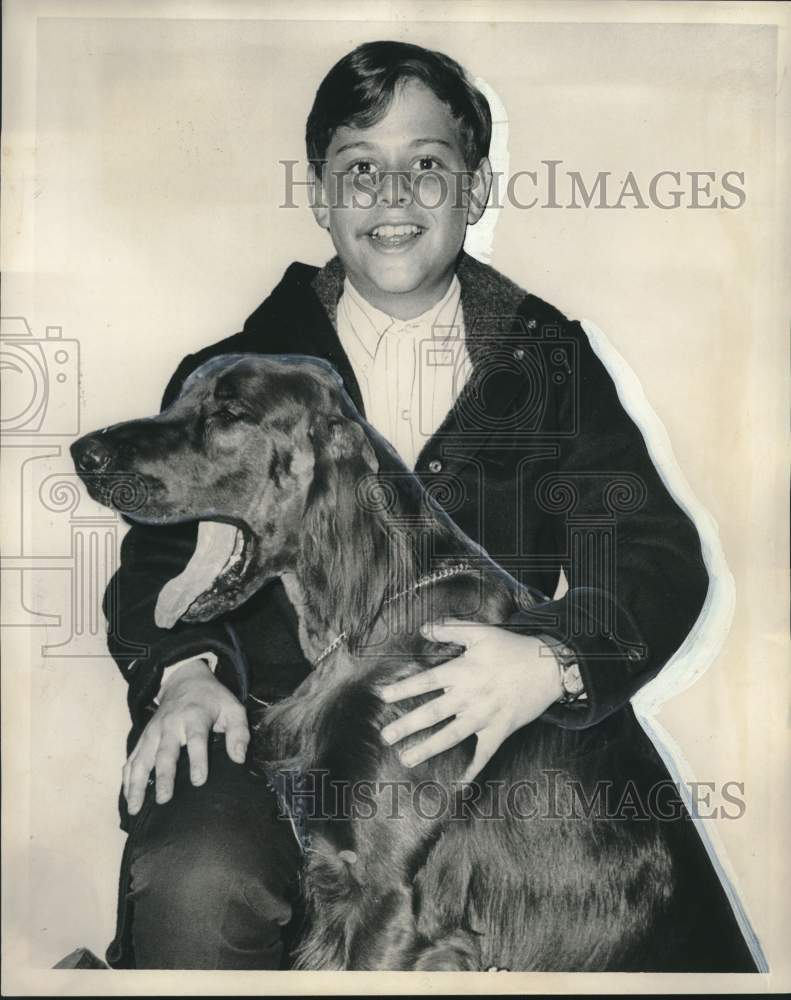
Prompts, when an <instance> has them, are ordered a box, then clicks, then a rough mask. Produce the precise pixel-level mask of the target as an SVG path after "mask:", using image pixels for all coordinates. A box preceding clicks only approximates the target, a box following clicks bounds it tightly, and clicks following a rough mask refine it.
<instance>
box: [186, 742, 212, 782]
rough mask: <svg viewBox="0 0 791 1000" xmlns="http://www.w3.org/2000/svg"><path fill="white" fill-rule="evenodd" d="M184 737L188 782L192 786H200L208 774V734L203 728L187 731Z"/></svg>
mask: <svg viewBox="0 0 791 1000" xmlns="http://www.w3.org/2000/svg"><path fill="white" fill-rule="evenodd" d="M186 737H187V756H188V757H189V761H190V781H191V782H192V784H193V785H202V784H203V782H204V781H205V780H206V776H207V775H208V773H209V750H208V746H209V734H208V733H207V732H206V730H205V728H200V729H188V730H187V732H186Z"/></svg>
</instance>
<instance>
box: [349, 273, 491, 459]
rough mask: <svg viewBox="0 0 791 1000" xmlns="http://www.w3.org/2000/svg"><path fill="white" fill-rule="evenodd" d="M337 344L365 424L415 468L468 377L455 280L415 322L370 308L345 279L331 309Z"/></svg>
mask: <svg viewBox="0 0 791 1000" xmlns="http://www.w3.org/2000/svg"><path fill="white" fill-rule="evenodd" d="M338 337H339V339H340V342H341V344H342V346H343V349H344V350H345V351H346V354H347V355H348V357H349V361H350V362H351V366H352V369H353V370H354V374H355V376H356V377H357V381H358V383H359V385H360V392H361V393H362V398H363V405H364V407H365V416H366V419H367V420H368V422H369V423H370V424H371V425H372V426H373V427H374V428H375V429H376V430H377V431H379V433H380V434H382V435H383V436H384V437H385V438H387V440H388V441H389V442H390V444H392V445H393V447H394V448H395V450H396V451H397V452H398V454H399V455H400V456H401V458H402V459H403V460H404V462H405V464H406V465H407V466H408V467H409V468H410V469H414V467H415V462H416V460H417V458H418V455H419V454H420V452H421V450H422V448H423V446H424V445H425V443H426V442H427V441H428V440H429V439H430V438H431V437H432V435H433V434H434V433H435V432H436V431H437V430H438V428H439V426H440V424H441V423H442V421H443V420H444V419H445V417H446V416H447V414H448V412H449V410H450V409H451V407H452V406H453V404H454V403H455V402H456V399H457V397H458V395H459V393H460V392H461V390H462V389H463V387H464V383H465V382H466V381H467V378H468V376H469V373H470V370H471V363H470V358H469V354H468V353H467V347H466V345H465V341H464V317H463V315H462V309H461V285H460V284H459V279H458V278H457V277H456V275H454V276H453V280H452V281H451V283H450V285H449V287H448V290H447V292H446V293H445V295H444V296H443V297H442V298H441V299H440V301H439V302H437V303H436V304H435V305H433V306H432V307H431V308H430V309H428V310H426V312H424V313H423V314H422V315H420V316H416V317H415V318H414V319H410V320H400V319H395V318H394V317H393V316H389V315H388V314H387V313H385V312H382V311H381V310H380V309H377V308H376V307H375V306H372V305H371V304H370V302H367V301H366V300H365V299H364V298H363V297H362V296H361V295H360V293H359V292H358V291H357V290H356V289H355V287H354V286H353V285H352V283H351V282H350V281H349V279H348V278H347V279H346V280H345V282H344V285H343V294H342V295H341V298H340V301H339V302H338Z"/></svg>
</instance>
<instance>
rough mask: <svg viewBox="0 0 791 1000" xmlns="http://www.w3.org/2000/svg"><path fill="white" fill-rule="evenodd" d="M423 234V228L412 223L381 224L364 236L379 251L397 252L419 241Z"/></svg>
mask: <svg viewBox="0 0 791 1000" xmlns="http://www.w3.org/2000/svg"><path fill="white" fill-rule="evenodd" d="M423 232H424V229H423V227H422V226H418V225H416V224H415V223H413V222H402V223H398V224H397V225H396V224H393V223H382V224H380V225H378V226H374V228H373V229H371V230H369V231H368V232H367V233H366V234H365V235H366V236H367V238H368V239H369V240H370V241H371V242H372V243H373V244H374V246H376V247H377V248H379V249H382V250H397V249H400V248H401V247H404V246H407V245H408V244H410V243H413V242H414V241H415V240H416V239H419V238H420V236H422V235H423Z"/></svg>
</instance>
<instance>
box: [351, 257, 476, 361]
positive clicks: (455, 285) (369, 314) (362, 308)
mask: <svg viewBox="0 0 791 1000" xmlns="http://www.w3.org/2000/svg"><path fill="white" fill-rule="evenodd" d="M460 302H461V285H460V283H459V279H458V278H457V277H456V275H455V274H454V275H453V278H452V280H451V283H450V285H449V286H448V290H447V291H446V292H445V294H444V295H443V296H442V298H441V299H440V300H439V302H436V303H435V304H434V305H433V306H431V307H430V308H429V309H427V310H426V311H425V312H424V313H421V314H420V316H415V318H414V319H409V320H400V319H396V318H395V317H393V316H390V315H389V314H388V313H386V312H382V310H381V309H377V308H376V306H372V305H371V303H370V302H367V301H366V300H365V299H364V298H363V297H362V295H360V293H359V292H358V291H357V289H356V288H355V287H354V285H353V284H352V283H351V282H350V281H349V279H348V278H344V281H343V296H342V299H341V302H340V304H339V305H340V307H341V308H342V309H344V310H345V311H346V315H347V318H348V319H349V322H350V324H351V327H352V329H353V330H354V332H355V334H356V335H357V338H358V339H359V340H360V342H361V343H362V345H363V347H364V348H365V350H366V351H367V352H368V353H369V354H370V355H371V357H372V358H373V357H375V356H376V349H377V347H378V345H379V341H380V340H381V338H382V337H383V336H384V334H385V333H387V332H388V331H389V330H390V329H394V330H425V331H426V333H431V334H432V335H433V336H435V337H436V338H437V339H439V340H446V339H447V338H448V337H449V336H451V335H452V334H453V330H452V329H451V328H452V327H453V326H454V324H455V323H456V317H457V315H458V312H459V304H460Z"/></svg>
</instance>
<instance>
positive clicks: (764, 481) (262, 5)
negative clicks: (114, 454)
mask: <svg viewBox="0 0 791 1000" xmlns="http://www.w3.org/2000/svg"><path fill="white" fill-rule="evenodd" d="M790 14H791V7H789V5H788V4H784V3H778V4H769V3H754V4H727V3H703V2H689V3H677V2H669V3H641V2H634V3H632V2H598V0H593V2H590V3H576V2H563V3H548V2H547V3H544V2H531V0H524V2H517V0H511V2H509V0H490V2H480V3H471V2H470V3H465V2H461V0H459V2H447V3H442V2H439V0H427V2H421V3H418V2H403V3H399V4H390V3H384V2H376V0H375V2H371V3H350V2H346V0H335V2H334V3H333V4H321V3H318V2H308V0H305V2H302V3H285V2H280V0H270V2H266V0H249V2H245V0H227V2H222V3H221V2H210V0H195V2H187V0H183V2H182V0H141V2H137V3H135V2H133V0H110V2H100V0H28V2H26V0H8V2H6V3H5V4H4V5H3V29H4V31H3V107H2V125H3V129H2V172H3V173H2V181H3V183H2V310H1V311H2V329H1V331H0V333H1V334H2V342H1V343H0V353H1V354H2V365H1V366H0V368H2V381H3V401H2V493H1V494H0V495H1V497H2V507H1V508H0V510H1V512H2V514H1V516H2V563H1V567H0V568H2V664H3V666H2V682H3V683H2V705H3V715H2V722H3V728H2V762H3V765H2V767H3V775H2V777H3V782H2V786H3V793H2V794H3V799H2V806H3V855H2V856H3V872H2V874H3V900H2V906H3V945H2V947H3V971H2V976H3V991H4V992H5V993H6V994H8V995H36V994H38V995H64V996H66V995H79V994H81V995H151V996H154V995H182V994H192V995H211V994H216V995H231V996H235V995H238V996H244V995H268V994H281V995H286V994H292V995H311V994H344V993H352V992H353V993H357V994H360V993H363V994H366V993H367V994H378V993H399V992H403V993H413V994H417V993H457V994H465V993H483V992H491V993H503V994H509V993H520V994H529V993H533V992H536V993H538V992H541V993H558V994H579V993H584V992H594V993H610V994H617V993H621V992H632V993H641V992H668V993H672V992H708V993H720V994H723V993H731V992H735V993H738V992H755V993H762V992H766V993H772V992H780V991H783V990H787V989H788V988H789V986H791V959H789V954H788V941H789V939H790V938H791V913H790V912H789V902H788V891H787V886H788V884H789V879H791V869H790V868H789V851H788V839H789V836H790V835H791V807H790V806H789V797H788V789H789V777H790V775H789V762H790V761H791V756H790V755H789V744H790V740H789V724H788V705H789V693H790V688H791V685H790V684H789V671H788V541H789V539H788V516H787V489H788V455H787V446H786V441H787V418H788V319H789V298H790V297H791V295H790V292H789V261H790V259H791V254H790V253H789V227H788V209H789V197H788V192H789V190H791V171H790V170H789V110H790V106H789V82H788V75H787V71H788V51H789V48H788V33H789V15H790ZM377 39H394V40H400V41H406V42H411V43H414V44H417V45H420V46H424V47H426V48H429V49H437V50H441V51H442V52H445V53H447V54H448V55H450V56H451V57H452V58H454V59H456V60H458V61H459V62H460V63H461V64H462V65H463V66H464V67H465V68H466V69H467V71H468V72H469V73H470V75H471V76H472V77H473V78H474V79H475V81H476V83H477V85H478V86H479V87H480V88H481V89H482V90H483V91H484V93H485V94H486V95H487V98H488V99H489V102H490V105H491V107H492V111H493V119H494V132H493V143H492V152H491V160H492V167H493V170H494V172H495V179H496V182H495V185H494V187H493V192H492V195H491V201H490V205H489V209H488V211H487V213H486V214H485V215H484V218H483V220H482V222H481V223H480V224H479V225H478V226H476V227H474V228H473V229H471V230H470V231H469V233H468V237H467V243H466V245H465V248H466V249H467V251H468V252H469V253H470V254H472V255H473V256H475V257H477V258H478V259H479V260H481V261H483V262H485V263H490V264H491V265H492V266H494V267H495V268H497V269H498V270H499V271H501V272H502V273H504V274H506V275H507V276H508V277H510V278H511V279H512V280H513V281H515V282H516V283H517V284H519V285H521V286H522V287H523V288H527V289H529V290H530V291H531V292H532V293H534V294H535V295H537V296H539V297H540V298H541V299H544V300H546V301H547V302H550V303H553V304H554V305H556V306H557V307H558V308H559V309H561V310H562V311H563V312H564V313H565V314H566V315H567V316H570V317H574V318H578V319H580V320H581V321H583V324H584V328H585V331H586V333H587V334H588V337H589V338H590V341H591V343H592V344H593V346H594V348H595V350H596V352H597V353H598V355H599V357H600V358H601V359H602V361H603V362H604V364H605V365H606V367H607V369H608V371H609V372H610V374H611V375H612V377H613V380H614V381H615V383H616V386H617V389H618V394H619V398H620V400H621V403H622V405H623V406H624V408H625V409H626V410H627V411H628V412H629V413H630V415H631V416H632V418H633V419H634V420H635V421H636V422H637V424H638V426H639V427H640V429H641V431H642V432H643V435H644V437H645V440H646V442H647V444H648V447H649V451H650V453H651V456H652V458H653V460H654V462H655V464H656V465H657V467H658V468H659V469H660V472H661V475H662V478H663V481H664V482H665V485H666V486H667V488H668V489H669V490H670V492H671V493H672V495H673V496H674V497H675V498H676V500H677V501H678V503H679V504H680V505H681V506H682V508H683V509H684V510H685V511H686V512H687V513H688V514H689V515H690V517H692V518H693V520H694V522H695V524H696V526H697V527H698V531H699V533H700V537H701V542H702V547H703V555H704V559H705V561H706V567H707V570H708V572H709V576H710V579H711V586H710V590H709V594H708V597H707V599H706V604H705V606H704V609H703V611H702V612H701V617H700V619H699V620H698V622H697V624H696V626H695V628H694V629H693V631H692V633H690V635H689V637H688V639H687V641H686V642H685V643H684V645H683V646H682V648H681V649H680V650H678V652H677V653H676V654H675V656H674V657H673V658H672V660H671V662H670V663H669V664H668V665H667V666H666V668H665V669H664V670H663V671H662V672H661V674H660V675H659V676H658V677H657V678H656V679H655V680H654V681H653V682H651V683H649V684H648V685H647V686H646V687H644V688H643V689H641V690H640V691H639V692H638V694H637V695H636V696H635V700H634V708H635V711H636V713H637V716H638V719H639V721H640V724H641V725H642V726H643V728H644V729H645V731H646V732H647V733H648V734H649V736H650V738H651V739H652V740H653V742H654V744H655V745H656V746H657V748H658V749H659V751H660V754H661V756H662V759H663V761H664V762H665V763H666V764H667V766H668V768H669V770H670V773H671V774H672V775H673V777H674V779H675V780H676V781H677V782H678V785H679V789H680V792H681V794H682V797H683V798H684V801H685V803H686V804H687V806H688V808H691V809H692V810H693V812H694V814H695V816H696V819H695V822H696V825H697V828H698V830H699V832H700V833H701V836H702V838H703V840H704V843H705V845H706V849H707V851H708V852H709V855H710V857H711V858H712V859H714V862H715V865H716V868H717V871H718V873H719V874H720V877H721V879H722V881H723V884H724V885H725V886H726V891H727V893H728V896H729V899H730V900H731V903H732V905H733V907H734V911H735V913H736V915H737V918H738V920H739V924H740V927H741V928H742V931H743V933H744V935H745V938H746V939H747V941H748V942H749V944H750V948H751V951H752V954H753V957H754V959H755V961H756V964H757V966H758V968H759V969H761V970H762V971H761V972H759V973H756V974H754V975H740V976H726V975H703V974H698V975H675V974H674V975H670V976H664V977H662V976H657V975H650V974H629V975H619V976H615V975H608V974H597V975H589V974H582V973H580V974H577V973H564V974H556V973H515V972H514V973H512V972H498V973H494V972H488V973H464V974H451V973H357V974H354V975H349V974H348V973H330V974H317V973H290V972H260V973H259V972H239V973H230V972H195V971H191V972H189V971H188V972H181V971H174V972H153V971H148V972H146V971H139V972H135V971H110V970H101V969H98V970H80V969H71V970H67V969H60V970H54V969H53V966H54V965H55V964H56V963H57V962H59V961H60V960H61V959H63V958H64V956H66V955H68V954H69V953H71V952H73V951H74V950H75V949H77V948H79V947H85V948H88V949H90V951H92V952H93V953H94V954H95V955H96V956H98V957H99V958H103V957H104V951H105V949H106V948H107V946H108V945H109V943H110V941H111V940H112V938H113V934H114V928H115V920H116V902H117V886H118V870H119V864H120V859H121V853H122V850H123V844H124V839H125V838H124V834H123V833H122V831H121V830H120V829H119V825H118V811H117V805H118V793H119V788H120V778H121V768H122V766H123V764H124V761H125V738H126V733H127V729H128V724H129V721H128V711H127V705H126V686H125V684H124V682H123V679H122V677H121V675H120V673H119V671H118V669H117V668H116V666H115V664H114V663H113V661H112V660H111V658H110V656H109V654H108V653H107V649H106V644H105V639H106V637H105V622H104V618H103V616H102V612H101V598H102V594H103V592H104V590H105V588H106V586H107V583H108V582H109V579H110V577H111V576H112V573H113V572H114V570H115V568H116V567H117V565H118V552H119V548H120V544H121V539H122V538H123V535H124V532H125V531H126V525H125V524H124V522H123V521H122V519H121V518H120V517H119V516H118V515H116V514H115V513H113V512H111V511H110V510H108V509H107V508H106V507H102V506H100V505H99V504H97V503H95V502H94V501H93V500H91V499H90V498H89V496H88V495H87V493H86V491H85V489H84V487H83V486H82V484H81V483H80V481H79V479H78V478H77V476H76V474H75V471H74V466H73V464H72V461H71V458H70V455H69V446H70V444H71V443H72V442H73V441H74V440H75V439H76V438H77V437H79V436H80V435H83V434H86V433H87V432H88V431H91V430H94V429H97V428H101V427H105V426H107V425H110V424H114V423H117V422H120V421H124V420H129V419H131V418H134V417H142V416H147V415H150V414H153V413H154V412H156V411H157V409H158V407H159V405H160V400H161V397H162V392H163V389H164V387H165V385H166V384H167V382H168V379H169V378H170V377H171V375H172V373H173V372H174V370H175V369H176V366H177V365H178V363H179V361H180V360H181V359H182V358H183V357H184V356H185V355H187V354H189V353H191V352H194V351H196V350H198V349H199V348H201V347H203V346H205V345H207V344H209V343H213V342H214V341H217V340H219V339H220V338H222V337H225V336H228V335H230V334H232V333H234V332H235V331H238V330H240V329H241V327H242V324H243V322H244V320H245V318H246V317H247V316H248V315H249V314H250V313H251V312H252V311H253V310H254V309H255V308H256V307H257V306H258V304H259V303H260V302H261V301H262V300H263V299H264V298H265V297H266V296H267V295H268V294H269V292H270V290H271V289H272V288H273V286H274V285H275V284H276V283H277V282H278V281H279V279H280V277H281V276H282V274H283V272H284V271H285V269H286V268H287V267H288V265H289V264H290V263H291V262H293V261H302V262H305V263H309V264H312V265H317V266H321V265H323V264H324V263H325V262H326V261H327V260H329V258H330V257H331V256H332V254H333V252H334V251H333V249H332V246H331V243H330V240H329V237H328V235H327V233H326V232H324V231H323V230H321V229H320V228H319V227H318V226H316V224H315V222H314V219H313V217H312V215H311V211H310V208H309V195H308V188H307V184H306V177H307V172H306V169H307V165H306V155H305V146H304V129H305V117H306V114H307V112H308V109H309V108H310V106H311V103H312V101H313V97H314V94H315V92H316V88H317V87H318V85H319V83H320V82H321V80H322V78H323V76H324V75H325V73H326V72H327V70H328V69H329V68H330V66H332V65H333V64H334V63H335V62H336V61H337V60H338V59H340V58H341V57H342V56H343V55H344V54H346V53H347V52H349V51H350V50H351V49H353V48H354V47H355V46H357V45H359V44H361V43H363V42H368V41H373V40H377ZM133 646H134V643H133V642H132V641H131V640H130V649H132V647H133ZM132 651H133V650H132Z"/></svg>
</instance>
